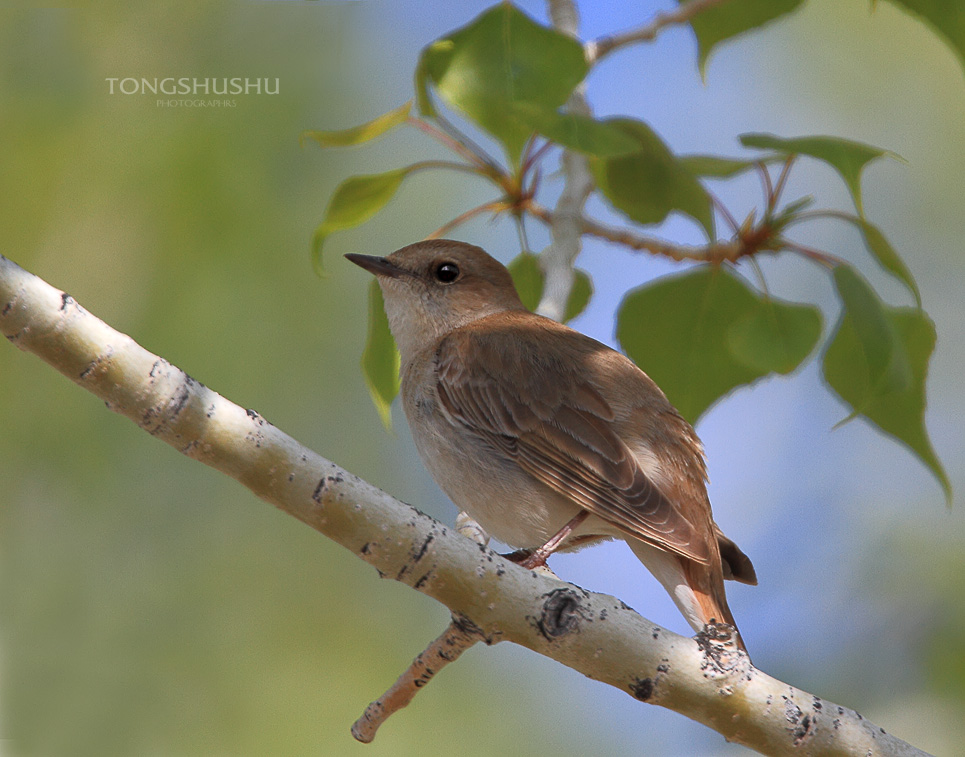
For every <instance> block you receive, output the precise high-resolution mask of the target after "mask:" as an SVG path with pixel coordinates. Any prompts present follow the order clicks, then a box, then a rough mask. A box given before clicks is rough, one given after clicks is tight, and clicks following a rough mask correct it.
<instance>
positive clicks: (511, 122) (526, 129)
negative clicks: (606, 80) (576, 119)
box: [416, 3, 588, 165]
mask: <svg viewBox="0 0 965 757" xmlns="http://www.w3.org/2000/svg"><path fill="white" fill-rule="evenodd" d="M587 71H588V67H587V63H586V59H585V57H584V54H583V46H582V45H580V43H579V42H577V41H576V40H575V39H573V38H572V37H569V36H567V35H565V34H561V33H559V32H557V31H554V30H553V29H549V28H547V27H545V26H542V25H541V24H538V23H536V22H535V21H533V20H532V19H531V18H529V17H528V16H527V15H525V14H524V13H522V12H521V11H520V10H518V9H517V8H516V7H514V6H513V5H511V4H509V3H500V4H498V5H495V6H493V7H492V8H490V9H489V10H487V11H484V12H483V13H482V14H481V15H480V16H478V17H477V18H476V19H475V20H473V21H472V22H471V23H470V24H469V25H467V26H464V27H462V28H461V29H458V30H456V31H455V32H453V33H452V34H450V35H448V36H446V37H443V38H442V39H439V40H436V41H435V42H433V43H432V44H430V45H429V46H428V47H426V48H425V49H424V50H423V51H422V55H421V57H420V59H419V64H418V69H417V73H416V92H417V96H418V101H419V108H420V110H422V111H423V113H426V112H427V110H426V109H428V110H429V112H428V113H427V115H429V114H431V113H432V112H434V111H433V110H432V103H431V100H430V99H429V92H428V83H429V82H431V83H432V84H433V85H435V88H436V90H437V91H438V92H439V94H440V95H442V97H443V98H444V99H445V100H446V101H447V102H448V103H449V104H451V105H453V106H454V107H456V108H458V109H459V110H461V111H462V112H464V113H465V114H466V115H467V116H468V117H469V118H471V119H472V120H473V121H475V122H476V123H477V124H479V125H480V126H481V127H482V128H483V129H485V130H486V131H488V132H489V133H490V134H492V135H493V136H494V137H496V139H498V140H499V141H500V142H502V143H503V145H504V147H505V148H506V153H507V154H508V155H509V158H510V161H511V162H512V163H513V164H514V165H518V164H519V158H520V154H521V153H522V149H523V145H524V144H525V143H526V140H527V139H528V138H529V137H530V135H531V134H532V133H533V129H532V127H530V126H529V125H528V124H527V123H525V121H524V120H523V119H520V118H519V117H518V115H517V114H516V113H515V111H514V106H515V105H516V104H518V103H524V104H530V105H533V106H537V107H541V108H543V109H546V110H555V109H556V108H558V107H560V106H561V105H563V103H565V102H566V100H567V98H568V97H569V96H570V94H571V93H572V91H573V89H574V88H575V87H576V85H577V84H579V83H580V82H581V81H582V80H583V78H584V77H585V76H586V74H587Z"/></svg>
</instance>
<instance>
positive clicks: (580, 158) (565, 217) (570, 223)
mask: <svg viewBox="0 0 965 757" xmlns="http://www.w3.org/2000/svg"><path fill="white" fill-rule="evenodd" d="M549 12H550V19H551V21H552V22H553V26H555V27H556V28H557V29H558V30H559V31H561V32H563V33H564V34H569V35H570V36H572V37H577V36H578V34H579V16H578V14H577V10H576V5H575V3H573V2H572V0H549ZM566 109H567V110H569V111H570V112H572V113H578V114H580V115H583V116H589V115H590V106H589V104H588V103H587V101H586V86H585V84H580V85H579V86H578V87H577V88H576V89H575V90H573V94H571V95H570V98H569V100H568V101H567V103H566ZM560 162H561V163H562V172H563V176H564V183H563V192H562V194H560V198H559V200H558V201H557V203H556V209H555V211H554V213H553V221H552V223H550V237H551V240H552V241H551V242H550V245H549V246H548V247H547V248H546V249H545V250H543V251H542V253H540V256H539V260H540V266H541V267H542V269H543V274H544V277H545V278H544V281H545V284H544V286H543V297H542V300H541V301H540V303H539V306H538V307H537V308H536V312H537V313H539V314H540V315H545V316H546V317H548V318H552V319H553V320H556V321H562V320H563V315H564V313H565V312H566V301H567V300H568V299H569V296H570V292H571V291H572V289H573V281H574V273H573V265H574V263H575V261H576V258H577V256H578V255H579V254H580V248H581V243H580V225H579V221H580V218H582V216H583V206H584V205H585V204H586V200H587V198H588V197H589V196H590V192H592V191H593V176H592V174H591V173H590V165H589V162H588V161H587V159H586V156H584V155H580V154H579V153H576V152H572V151H571V150H564V151H563V155H562V157H561V159H560Z"/></svg>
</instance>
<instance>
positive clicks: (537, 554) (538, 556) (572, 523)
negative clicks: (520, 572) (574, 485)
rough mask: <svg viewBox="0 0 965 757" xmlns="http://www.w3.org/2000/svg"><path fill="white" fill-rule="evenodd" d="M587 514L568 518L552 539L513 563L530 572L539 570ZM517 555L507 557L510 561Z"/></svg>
mask: <svg viewBox="0 0 965 757" xmlns="http://www.w3.org/2000/svg"><path fill="white" fill-rule="evenodd" d="M589 514H590V511H589V510H580V512H578V513H577V514H576V515H574V516H573V517H572V518H570V520H569V522H567V524H566V525H565V526H563V528H561V529H560V530H559V531H557V532H556V534H554V536H553V538H551V539H550V540H549V541H548V542H546V544H544V545H543V546H542V547H540V548H539V549H537V550H534V551H533V552H531V553H529V555H527V556H525V557H522V559H520V560H513V562H518V563H519V564H520V565H522V566H523V567H524V568H529V569H530V570H534V569H535V568H541V567H542V566H544V565H546V558H548V557H549V556H550V555H551V554H553V553H554V552H555V551H556V550H557V549H558V548H559V546H560V544H562V543H563V542H564V541H566V539H567V538H569V536H570V534H572V533H573V532H574V531H575V530H576V529H577V528H579V526H580V524H581V523H582V522H583V521H585V520H586V519H587V517H588V516H589ZM518 554H519V553H518V552H514V553H513V554H512V555H509V556H508V557H509V558H510V559H511V560H512V559H513V556H515V555H518Z"/></svg>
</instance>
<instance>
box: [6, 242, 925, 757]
mask: <svg viewBox="0 0 965 757" xmlns="http://www.w3.org/2000/svg"><path fill="white" fill-rule="evenodd" d="M0 333H3V334H4V335H5V336H6V337H7V339H9V340H10V341H11V342H12V343H13V344H14V345H16V346H17V347H19V348H20V349H22V350H25V351H28V352H33V353H34V354H36V355H38V356H39V357H40V358H42V359H43V360H45V361H46V362H47V363H49V364H50V365H52V366H53V367H54V368H56V369H57V370H59V371H60V372H61V373H63V374H64V375H66V376H67V377H68V378H70V379H71V380H72V381H74V382H75V383H77V384H79V385H80V386H82V387H84V388H85V389H87V390H88V391H90V392H92V393H93V394H95V395H96V396H98V397H100V398H101V399H102V400H104V401H105V402H106V403H107V406H108V407H109V408H110V409H111V410H114V411H115V412H117V413H120V414H121V415H124V416H126V417H127V418H130V419H131V420H132V421H134V422H135V423H136V424H137V425H138V426H140V427H141V428H142V429H144V430H145V431H147V432H148V433H149V434H151V435H152V436H155V437H157V438H158V439H161V440H162V441H165V442H167V443H168V444H170V445H171V446H173V447H174V448H175V449H178V450H180V451H181V452H182V453H184V454H185V455H187V456H188V457H191V458H193V459H195V460H198V461H200V462H203V463H205V464H206V465H210V466H211V467H213V468H216V469H217V470H220V471H222V472H224V473H227V474H228V475H229V476H231V477H232V478H235V479H236V480H238V481H239V482H241V483H242V484H244V485H245V486H247V487H248V488H249V489H251V491H252V492H254V493H255V494H256V495H258V496H259V497H261V498H262V499H264V500H265V501H266V502H269V503H271V504H273V505H275V506H276V507H278V508H279V509H281V510H283V511H284V512H286V513H288V514H289V515H292V516H294V517H296V518H298V519H299V520H301V521H303V522H304V523H307V524H308V525H310V526H311V527H312V528H314V529H316V530H317V531H319V532H321V533H322V534H324V535H326V536H328V537H330V538H332V539H334V540H335V541H337V542H338V543H339V544H341V545H342V546H344V547H345V548H347V549H349V550H351V551H352V552H354V553H355V554H356V555H358V556H359V557H360V558H361V559H362V560H364V561H365V562H367V563H369V564H370V565H372V566H374V567H375V568H376V569H377V570H378V571H379V573H380V574H381V575H383V576H385V577H387V578H393V579H395V580H397V581H401V582H402V583H405V584H407V585H409V586H411V587H413V588H415V589H417V590H418V591H421V592H422V593H424V594H426V595H428V596H430V597H433V598H435V599H437V600H439V601H440V602H442V603H443V604H445V605H446V606H447V607H448V608H449V609H450V610H451V611H452V612H453V613H455V614H456V615H457V616H458V617H459V618H460V619H464V620H463V621H462V628H463V629H464V630H466V631H467V632H468V633H471V634H474V635H476V636H478V637H479V638H480V639H482V640H483V641H485V642H486V643H489V644H492V643H495V642H498V641H513V642H515V643H517V644H521V645H522V646H525V647H528V648H530V649H532V650H534V651H536V652H538V653H540V654H543V655H545V656H547V657H551V658H552V659H554V660H557V661H559V662H561V663H563V664H564V665H568V666H569V667H571V668H573V669H574V670H578V671H580V672H581V673H583V674H585V675H587V676H589V677H591V678H594V679H597V680H599V681H603V682H605V683H608V684H610V685H611V686H616V687H617V688H619V689H620V690H622V691H625V692H627V693H629V694H630V695H631V696H634V697H636V698H637V699H639V700H641V701H644V702H649V703H651V704H659V705H661V706H663V707H668V708H670V709H672V710H676V711H677V712H680V713H682V714H684V715H686V716H687V717H690V718H692V719H694V720H697V721H699V722H701V723H704V724H706V725H708V726H710V727H711V728H714V729H715V730H717V731H719V732H720V733H721V734H723V735H724V736H725V737H726V738H727V739H729V740H731V741H736V742H739V743H742V744H745V745H747V746H749V747H751V748H753V749H757V750H759V751H762V752H765V753H768V754H795V755H801V754H808V755H845V754H852V755H853V754H860V755H889V756H890V755H922V754H924V753H923V752H921V751H919V750H917V749H915V748H914V747H912V746H910V745H908V744H906V743H905V742H903V741H901V740H899V739H897V738H895V737H893V736H891V735H889V734H886V733H885V732H884V731H883V730H882V729H880V728H878V727H877V726H874V725H873V724H871V723H869V722H868V721H867V720H864V719H863V718H862V717H861V716H860V715H858V714H857V713H856V712H854V711H853V710H850V709H847V708H844V707H839V706H838V705H836V704H832V703H831V702H827V701H822V700H821V699H818V698H817V697H815V696H813V695H811V694H808V693H807V692H804V691H801V690H799V689H796V688H794V687H792V686H789V685H788V684H785V683H782V682H780V681H778V680H776V679H774V678H771V677H770V676H768V675H766V674H764V673H762V672H761V671H759V670H757V669H755V668H754V667H752V666H751V664H750V661H749V660H748V659H747V657H746V656H745V655H742V654H738V653H735V652H734V651H733V650H731V649H728V647H727V646H726V645H723V646H722V645H721V644H719V643H717V642H715V641H714V640H713V639H711V638H710V635H709V634H707V633H705V634H698V639H697V641H694V640H693V639H687V638H685V637H683V636H678V635H677V634H674V633H672V632H670V631H666V630H664V629H662V628H660V627H659V626H656V625H655V624H653V623H652V622H651V621H649V620H646V619H645V618H643V617H641V616H640V615H638V614H637V613H636V612H634V611H633V610H631V609H630V608H629V607H627V606H626V605H624V604H623V603H622V602H620V601H619V600H617V599H614V598H613V597H609V596H606V595H603V594H592V593H590V592H586V591H584V590H583V589H581V588H579V587H577V586H574V585H572V584H568V583H564V582H561V581H559V580H556V579H553V578H550V577H547V576H543V575H539V574H537V573H535V572H533V571H529V570H525V569H523V568H520V567H519V566H517V565H515V564H513V563H511V562H509V561H507V560H505V559H504V558H502V557H500V556H499V555H497V554H495V553H494V552H492V551H490V550H488V549H486V548H485V547H483V546H481V545H479V544H475V543H473V542H472V541H470V540H469V539H466V538H464V537H462V536H460V535H459V534H458V533H456V532H455V531H454V530H453V529H450V528H449V527H447V526H444V525H442V524H441V523H439V522H437V521H435V520H433V519H432V518H430V517H428V516H426V515H424V514H423V513H420V512H419V511H418V510H416V509H415V508H412V507H410V506H409V505H406V504H404V503H402V502H399V501H398V500H396V499H394V498H393V497H390V496H389V495H388V494H386V493H385V492H383V491H381V490H379V489H377V488H376V487H374V486H372V485H371V484H368V483H366V482H365V481H363V480H361V479H360V478H358V477H357V476H354V475H352V474H351V473H349V472H348V471H345V470H343V469H342V468H340V467H339V466H338V465H336V464H335V463H333V462H331V461H329V460H326V459H324V458H323V457H321V456H319V455H317V454H316V453H314V452H312V451H311V450H309V449H306V448H305V447H303V446H302V445H300V444H299V443H298V442H296V441H295V440H294V439H292V438H291V437H289V436H287V435H286V434H284V433H283V432H281V431H279V430H278V429H277V428H275V427H274V426H272V425H271V424H270V423H268V422H267V421H266V420H265V419H264V418H262V417H261V416H260V415H258V414H257V413H255V412H254V411H251V410H247V411H246V410H244V409H243V408H241V407H238V406H237V405H235V404H233V403H231V402H229V401H228V400H226V399H225V398H224V397H222V396H220V395H219V394H217V393H216V392H214V391H213V390H211V389H208V388H207V387H205V386H204V385H202V384H200V383H198V382H197V381H195V380H194V379H192V378H191V377H190V376H188V375H187V374H185V373H184V372H183V371H181V370H180V369H178V368H176V367H175V366H173V365H171V364H170V363H168V362H167V361H166V360H164V359H163V358H160V357H158V356H157V355H153V354H151V353H150V352H148V351H147V350H145V349H144V348H143V347H141V346H140V345H138V344H137V343H136V342H135V341H134V340H133V339H131V338H130V337H129V336H126V335H125V334H122V333H120V332H118V331H115V330H114V329H112V328H111V327H110V326H108V325H107V324H105V323H104V322H103V321H100V320H99V319H97V318H95V317H94V316H93V315H91V314H90V313H88V312H87V311H86V310H84V309H83V308H82V307H81V306H80V305H79V304H78V303H77V302H76V301H75V300H74V299H73V298H71V297H70V296H69V295H67V294H64V293H63V292H61V291H58V290H56V289H54V288H53V287H51V286H50V285H49V284H47V283H45V282H44V281H42V280H41V279H39V278H37V277H36V276H34V275H32V274H30V273H28V272H26V271H24V270H23V269H22V268H20V267H19V266H17V265H16V264H14V263H13V262H11V261H9V260H7V259H6V258H4V257H2V256H0Z"/></svg>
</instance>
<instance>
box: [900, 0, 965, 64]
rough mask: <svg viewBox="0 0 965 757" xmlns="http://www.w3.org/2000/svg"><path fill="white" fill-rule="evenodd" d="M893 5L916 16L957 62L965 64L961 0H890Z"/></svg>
mask: <svg viewBox="0 0 965 757" xmlns="http://www.w3.org/2000/svg"><path fill="white" fill-rule="evenodd" d="M891 2H892V3H893V4H894V5H897V6H898V7H899V8H901V9H903V10H905V11H907V12H908V13H910V14H912V15H913V16H917V17H918V18H920V19H921V20H922V21H924V22H925V24H926V25H928V26H930V27H931V28H932V30H933V31H935V32H936V33H937V34H938V36H939V37H943V38H944V40H945V42H946V43H947V44H948V46H949V47H951V48H952V51H953V52H954V53H955V55H957V56H958V61H959V63H961V64H962V66H965V5H963V4H962V2H961V0H891Z"/></svg>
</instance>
